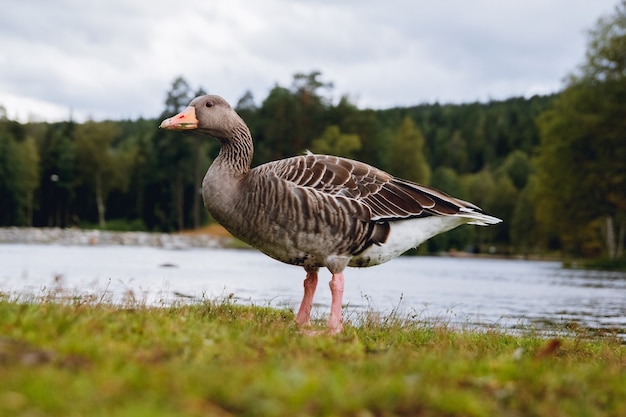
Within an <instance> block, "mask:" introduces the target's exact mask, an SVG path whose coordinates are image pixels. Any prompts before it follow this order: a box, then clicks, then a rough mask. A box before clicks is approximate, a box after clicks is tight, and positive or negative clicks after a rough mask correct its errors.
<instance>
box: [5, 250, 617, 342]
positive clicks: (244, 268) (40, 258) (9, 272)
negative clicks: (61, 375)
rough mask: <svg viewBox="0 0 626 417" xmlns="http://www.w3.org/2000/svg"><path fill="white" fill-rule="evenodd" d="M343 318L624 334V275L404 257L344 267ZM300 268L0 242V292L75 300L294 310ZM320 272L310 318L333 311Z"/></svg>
mask: <svg viewBox="0 0 626 417" xmlns="http://www.w3.org/2000/svg"><path fill="white" fill-rule="evenodd" d="M344 275H345V277H346V285H345V293H344V305H345V307H344V318H346V319H348V320H349V319H350V318H351V317H358V314H357V313H358V312H360V311H363V310H376V311H380V312H381V313H383V314H388V313H390V312H392V311H395V312H398V313H399V314H402V315H408V316H412V317H415V318H416V319H419V320H438V321H440V322H445V323H451V324H459V325H470V326H481V327H489V326H494V325H495V326H498V327H507V328H518V327H528V326H531V327H533V328H538V329H545V328H549V327H552V328H561V329H562V328H564V327H565V326H571V325H572V323H574V324H576V325H578V326H582V327H585V328H591V329H597V330H600V331H611V332H616V333H618V334H619V335H620V336H622V337H624V336H625V335H626V273H621V272H601V271H583V270H567V269H563V268H561V266H560V264H559V263H557V262H535V261H523V260H493V259H476V258H446V257H401V258H398V259H395V260H393V261H391V262H389V263H387V264H384V265H380V266H376V267H372V268H364V269H356V268H348V269H347V270H346V271H345V272H344ZM304 277H305V273H304V270H303V269H302V268H299V267H294V266H290V265H285V264H282V263H280V262H277V261H274V260H273V259H270V258H268V257H267V256H265V255H263V254H261V253H259V252H256V251H251V250H228V249H189V250H167V249H161V248H154V247H132V246H58V245H36V244H33V245H20V244H2V245H0V291H1V292H5V293H9V294H13V295H16V296H26V295H33V294H34V295H45V294H48V293H50V291H51V289H53V290H54V289H58V288H60V287H62V288H63V289H65V290H66V291H69V293H71V294H91V295H93V296H94V297H107V299H113V300H122V299H124V297H129V296H131V295H132V297H133V298H134V299H135V300H139V301H142V302H146V303H149V304H155V305H163V304H169V303H171V302H173V301H176V300H177V299H179V297H181V296H184V299H191V300H193V299H196V298H202V297H204V298H209V299H213V298H220V297H229V296H232V297H233V299H235V300H237V302H240V303H251V304H255V305H264V306H275V307H289V308H293V309H297V307H298V305H299V302H300V299H301V297H302V280H303V279H304ZM328 279H330V273H329V272H328V271H320V285H318V290H317V293H316V296H315V302H316V304H315V306H314V314H316V315H318V316H321V315H324V314H327V313H328V310H329V308H330V291H329V289H328V286H327V285H325V282H326V281H327V280H328Z"/></svg>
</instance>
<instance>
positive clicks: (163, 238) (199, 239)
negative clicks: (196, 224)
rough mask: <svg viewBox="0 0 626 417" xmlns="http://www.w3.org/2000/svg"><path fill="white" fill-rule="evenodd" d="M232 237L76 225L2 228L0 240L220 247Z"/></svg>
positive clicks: (172, 247)
mask: <svg viewBox="0 0 626 417" xmlns="http://www.w3.org/2000/svg"><path fill="white" fill-rule="evenodd" d="M229 242H230V239H229V238H226V237H219V236H212V235H207V234H169V233H149V232H113V231H108V230H83V229H77V228H68V229H61V228H48V227H41V228H39V227H3V228H0V243H23V244H33V243H37V244H58V245H68V246H86V245H90V246H96V245H126V246H154V247H160V248H166V249H188V248H221V247H226V246H229Z"/></svg>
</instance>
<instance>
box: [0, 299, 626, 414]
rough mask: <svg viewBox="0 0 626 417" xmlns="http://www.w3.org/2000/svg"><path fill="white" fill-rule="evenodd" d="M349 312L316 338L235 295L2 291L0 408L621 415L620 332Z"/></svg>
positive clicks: (625, 370)
mask: <svg viewBox="0 0 626 417" xmlns="http://www.w3.org/2000/svg"><path fill="white" fill-rule="evenodd" d="M358 319H359V320H358V321H359V322H360V323H361V324H360V325H359V326H358V327H353V326H351V325H350V324H347V325H346V330H345V332H344V333H343V334H341V335H338V336H328V335H324V334H322V335H319V336H314V337H312V336H305V335H303V334H301V333H300V332H299V331H298V329H297V328H296V326H295V325H294V317H293V313H292V312H291V311H289V310H278V309H272V308H263V307H246V306H238V305H236V304H234V303H233V302H232V301H230V300H223V301H209V300H206V301H203V302H198V303H195V304H188V305H182V304H181V305H174V306H166V307H150V306H146V305H141V304H140V303H133V302H129V303H128V304H127V305H122V306H120V305H114V304H112V303H109V302H107V301H106V300H101V299H85V298H81V297H68V296H64V297H62V298H61V299H59V298H57V297H49V298H46V297H43V298H42V299H35V298H33V299H20V298H15V297H10V296H7V295H4V296H2V295H0V415H1V416H29V417H30V416H120V417H124V416H129V417H130V416H133V417H141V416H362V417H368V416H504V415H506V416H624V415H626V346H624V345H623V344H622V343H621V340H619V339H615V338H588V337H587V336H585V335H583V334H580V335H576V334H574V335H571V336H567V337H560V338H558V339H550V338H545V337H541V336H540V335H538V334H534V333H532V332H528V333H526V334H521V335H519V334H518V335H510V334H507V332H506V331H505V330H489V331H480V330H471V329H452V328H450V327H449V326H447V325H445V323H444V324H437V323H424V322H419V321H410V320H404V319H402V318H399V317H396V316H388V317H379V316H378V315H377V314H374V313H372V314H369V313H363V316H362V317H358ZM317 325H319V326H322V324H321V323H317Z"/></svg>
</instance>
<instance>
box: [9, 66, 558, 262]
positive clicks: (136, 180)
mask: <svg viewBox="0 0 626 417" xmlns="http://www.w3.org/2000/svg"><path fill="white" fill-rule="evenodd" d="M321 78H322V75H321V74H320V73H319V72H311V73H309V74H296V75H295V76H294V79H293V84H292V85H291V86H289V87H283V86H278V85H277V86H275V87H274V88H272V89H271V91H270V92H269V94H268V96H267V97H266V98H264V99H263V100H262V102H261V103H260V104H259V105H257V104H256V102H255V100H254V98H253V97H252V95H251V94H250V93H246V94H245V95H244V96H243V97H242V98H241V99H240V100H239V101H238V102H237V103H233V104H234V105H235V107H236V109H237V111H238V112H239V113H240V114H241V115H242V117H243V118H244V119H245V120H246V122H247V123H248V124H249V126H250V129H251V131H252V135H253V137H254V138H255V160H254V164H260V163H263V162H266V161H269V160H273V159H278V158H284V157H288V156H292V155H295V154H299V153H302V152H304V151H305V150H307V149H308V150H311V151H313V152H323V153H331V154H337V155H342V156H346V157H350V158H356V159H359V160H363V161H366V162H369V163H371V164H374V165H376V166H378V167H380V168H382V169H384V170H387V171H388V172H390V173H393V174H394V175H397V176H400V177H403V178H407V179H411V180H415V181H419V182H422V183H426V184H430V185H432V186H434V187H437V188H440V189H442V190H445V191H447V192H448V193H450V194H452V195H455V196H458V197H460V198H463V199H467V200H470V201H473V202H475V203H477V204H478V205H480V206H482V207H483V208H484V209H485V210H487V211H488V212H490V213H492V214H493V215H496V216H499V217H501V218H503V219H505V223H504V224H503V225H502V226H496V227H493V228H488V229H484V230H474V229H472V228H463V229H459V230H458V231H455V232H452V233H449V234H447V235H443V236H441V237H439V238H437V239H435V240H433V241H432V242H431V243H430V244H429V249H430V250H433V251H435V250H445V249H450V248H457V249H460V250H465V249H473V250H485V249H486V248H489V247H491V246H494V247H497V250H498V251H500V252H503V251H506V252H509V251H518V250H520V249H521V248H522V243H523V239H525V238H526V234H527V232H528V231H531V230H532V228H533V225H532V224H526V223H524V219H522V218H520V217H523V216H520V214H519V213H522V212H523V211H522V210H521V209H517V211H516V208H517V204H518V201H520V200H519V198H518V197H519V195H520V194H521V193H522V192H523V191H524V189H525V187H526V184H527V183H528V178H529V175H530V174H531V172H532V169H533V167H532V158H531V157H532V152H533V150H534V149H535V147H536V146H537V145H538V143H539V132H538V129H537V126H536V124H535V122H534V120H535V119H536V118H537V116H538V115H539V114H540V113H541V112H543V111H544V110H545V109H546V108H548V106H549V105H550V103H551V102H552V100H553V97H533V98H531V99H524V98H515V99H510V100H506V101H500V102H496V101H494V102H490V103H473V104H465V105H440V104H430V105H420V106H416V107H408V108H394V109H388V110H370V109H359V108H358V107H357V106H355V105H354V104H353V103H351V102H350V100H349V99H348V98H347V97H342V98H341V99H339V100H338V101H336V102H334V101H333V97H332V84H331V83H328V82H324V81H322V79H321ZM202 93H204V91H203V90H202V89H198V90H192V89H191V88H190V86H189V85H188V83H187V82H186V81H185V80H184V78H182V77H179V78H178V79H176V80H175V81H174V82H173V84H172V86H171V87H170V89H169V91H168V92H167V94H166V98H165V101H164V110H163V113H162V114H161V115H160V116H159V117H156V118H154V119H145V120H144V119H140V120H133V121H130V120H127V121H102V122H95V121H87V122H84V123H76V122H73V121H68V122H63V123H26V124H21V123H18V122H16V121H12V120H8V119H7V118H6V117H3V118H2V120H1V121H0V169H1V170H2V176H1V179H0V195H2V201H3V203H2V214H1V215H0V224H1V225H2V226H10V225H18V226H30V225H32V226H58V227H69V226H80V227H107V225H108V226H109V227H112V228H132V229H143V230H154V231H157V230H158V231H174V230H180V229H186V228H195V227H200V226H201V225H203V224H206V223H207V222H209V221H210V219H208V215H207V213H206V212H205V210H204V208H203V207H202V200H201V195H200V194H199V193H198V190H199V188H200V186H201V182H202V178H203V176H204V173H205V171H206V169H207V168H208V166H209V164H210V163H211V160H212V158H213V157H214V156H215V154H216V152H217V150H218V143H217V141H214V140H211V139H210V138H206V137H202V136H198V135H197V134H184V135H183V134H180V133H176V132H168V131H164V130H159V129H158V124H159V121H160V120H161V119H162V118H164V117H167V116H170V115H172V114H174V113H176V112H178V111H179V110H181V109H182V108H183V107H184V106H186V105H187V104H188V102H189V101H190V100H191V99H192V98H193V97H194V96H196V95H198V94H202Z"/></svg>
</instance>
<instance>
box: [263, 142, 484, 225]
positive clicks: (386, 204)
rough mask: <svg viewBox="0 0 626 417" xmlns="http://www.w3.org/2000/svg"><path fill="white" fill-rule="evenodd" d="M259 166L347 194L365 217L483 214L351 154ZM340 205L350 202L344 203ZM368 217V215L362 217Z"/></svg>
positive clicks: (312, 188)
mask: <svg viewBox="0 0 626 417" xmlns="http://www.w3.org/2000/svg"><path fill="white" fill-rule="evenodd" d="M257 169H258V170H267V171H269V172H271V173H272V174H274V175H276V176H278V177H279V178H282V179H283V180H285V181H288V182H289V183H291V184H292V185H293V186H294V187H302V188H303V190H309V192H317V193H322V194H325V195H326V196H327V197H334V199H338V200H341V199H342V198H347V199H349V200H350V201H351V203H350V204H349V205H347V207H351V211H352V212H353V213H354V214H355V215H356V216H357V217H359V218H362V219H363V220H369V221H385V220H394V219H407V218H412V217H423V216H429V215H444V216H445V215H455V214H464V213H466V212H467V211H468V210H469V211H472V212H476V213H482V211H481V210H480V209H479V208H478V207H476V206H475V205H473V204H471V203H468V202H465V201H463V200H459V199H456V198H454V197H451V196H449V195H447V194H445V193H443V192H441V191H438V190H435V189H434V188H430V187H426V186H423V185H420V184H417V183H413V182H411V181H407V180H402V179H398V178H395V177H393V176H391V175H390V174H388V173H386V172H384V171H381V170H379V169H377V168H374V167H373V166H370V165H367V164H365V163H363V162H359V161H354V160H351V159H347V158H340V157H336V156H328V155H315V154H311V153H308V154H306V155H303V156H297V157H293V158H288V159H283V160H280V161H275V162H270V163H268V164H264V165H261V166H259V167H258V168H257ZM329 200H333V198H330V199H329ZM336 203H339V201H337V202H336ZM333 205H338V204H334V203H333ZM339 205H343V206H346V205H345V204H344V203H339ZM367 216H369V219H367V218H364V217H367Z"/></svg>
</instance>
